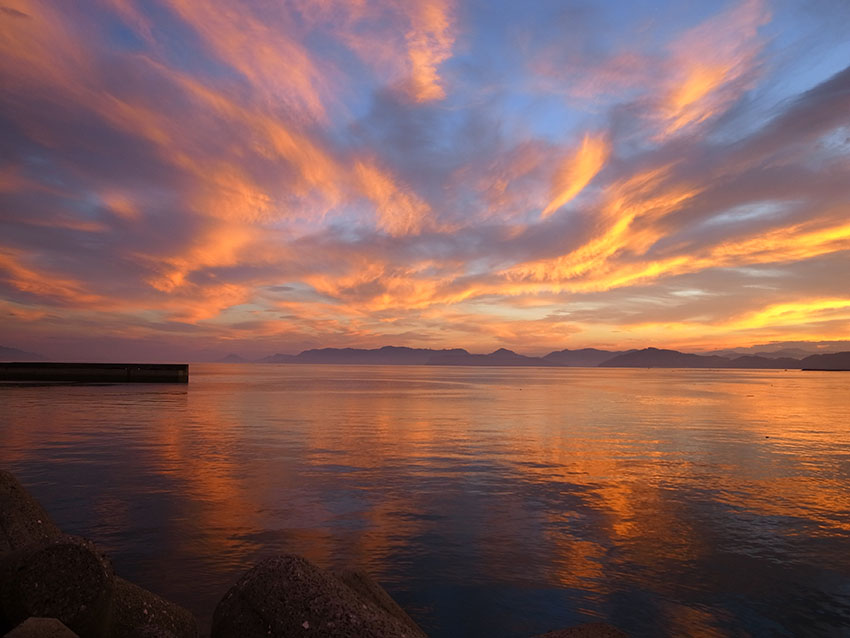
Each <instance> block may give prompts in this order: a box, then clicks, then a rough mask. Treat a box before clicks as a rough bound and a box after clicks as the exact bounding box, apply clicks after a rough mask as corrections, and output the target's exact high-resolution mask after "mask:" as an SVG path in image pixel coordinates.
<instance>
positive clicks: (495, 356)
mask: <svg viewBox="0 0 850 638" xmlns="http://www.w3.org/2000/svg"><path fill="white" fill-rule="evenodd" d="M784 354H785V352H783V351H779V352H778V353H770V352H766V353H760V354H757V355H741V356H736V357H735V356H733V357H729V356H720V355H717V354H711V355H700V354H690V353H685V352H679V351H678V350H665V349H659V348H643V349H641V350H627V351H611V350H600V349H597V348H582V349H578V350H569V349H567V350H557V351H554V352H550V353H549V354H547V355H544V356H542V357H531V356H527V355H523V354H518V353H516V352H514V351H512V350H507V349H505V348H500V349H498V350H495V351H494V352H491V353H489V354H473V353H470V352H468V351H466V350H464V349H462V348H451V349H446V350H432V349H429V348H408V347H398V346H384V347H382V348H374V349H363V348H319V349H312V350H304V351H303V352H301V353H299V354H297V355H293V354H274V355H270V356H268V357H263V358H261V359H257V360H253V361H251V360H247V359H243V358H242V357H239V356H238V355H228V356H227V357H224V358H222V359H219V360H218V361H217V363H259V364H263V363H265V364H270V363H277V364H335V365H346V364H350V365H435V366H512V367H547V368H551V367H555V368H564V367H603V368H720V369H772V370H777V369H779V370H830V371H833V370H846V369H848V368H850V351H847V352H835V353H829V354H813V355H808V356H804V357H801V358H794V357H788V356H783V355H784Z"/></svg>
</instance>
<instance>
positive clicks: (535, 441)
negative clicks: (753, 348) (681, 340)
mask: <svg viewBox="0 0 850 638" xmlns="http://www.w3.org/2000/svg"><path fill="white" fill-rule="evenodd" d="M191 374H192V378H191V382H190V384H189V386H188V387H175V386H159V387H153V386H121V385H116V386H104V387H92V386H89V387H52V388H2V389H0V402H2V404H3V405H4V406H6V407H5V409H4V412H5V415H4V416H3V418H2V420H0V437H1V438H2V440H3V445H2V447H0V463H1V464H2V466H3V467H7V468H9V469H11V470H12V471H14V472H15V473H16V474H17V475H18V476H19V477H20V478H21V480H22V481H23V482H24V483H25V484H26V485H27V486H28V487H30V488H31V489H32V491H33V492H34V493H35V494H36V495H37V496H38V497H39V498H41V499H42V501H43V502H44V504H45V506H46V507H47V509H48V511H50V512H51V514H53V516H54V517H55V519H56V520H57V522H58V523H59V524H60V526H62V527H63V529H65V530H66V531H67V532H69V533H79V534H84V535H87V536H90V537H92V538H93V539H94V540H96V541H97V542H98V543H100V544H101V545H102V546H103V547H104V549H105V550H106V551H107V552H108V553H109V554H110V555H111V556H112V558H113V560H114V563H115V566H116V570H117V571H118V573H120V574H121V575H123V576H125V577H128V578H130V579H132V580H135V581H137V582H138V583H139V584H141V585H143V586H145V587H148V588H150V589H152V590H154V591H156V592H158V593H161V594H163V595H164V596H166V597H169V598H172V599H173V600H175V601H177V602H180V603H182V604H184V605H186V606H188V607H189V608H191V609H192V610H193V611H195V612H196V613H197V614H198V615H199V616H200V617H201V619H202V621H204V622H207V621H208V619H209V616H210V615H211V613H212V609H213V607H214V606H215V604H216V602H217V601H218V599H219V598H220V597H221V595H223V593H224V591H225V590H226V589H227V587H228V586H229V585H230V584H232V582H233V581H234V580H235V579H236V578H237V577H238V576H239V575H240V574H241V573H242V572H243V571H244V570H245V569H247V568H248V567H250V566H251V565H252V564H253V563H254V562H255V561H257V560H259V559H260V558H262V557H264V556H267V555H269V554H271V553H275V552H283V551H287V552H296V553H300V554H303V555H305V556H306V557H307V558H309V559H310V560H313V561H315V562H316V563H318V564H319V565H321V566H325V567H331V568H342V567H357V568H363V569H366V570H368V571H370V572H371V573H373V574H374V575H375V576H376V577H377V578H378V580H380V581H381V582H382V583H384V584H385V585H386V586H387V588H388V590H390V592H391V593H393V595H394V596H395V597H396V598H397V599H398V600H399V602H401V603H402V605H403V606H405V607H406V608H407V609H409V610H410V612H411V614H412V615H413V616H414V617H415V618H416V619H417V620H418V621H419V622H420V623H421V624H422V625H423V627H424V628H425V629H426V631H428V632H429V634H430V635H432V636H435V637H437V636H504V637H508V636H517V637H519V636H531V635H533V634H534V633H541V632H543V631H546V630H549V629H554V628H560V627H564V626H569V625H571V624H575V623H578V622H582V621H590V620H598V619H605V620H608V621H609V622H613V623H614V624H616V625H618V626H620V627H621V628H623V629H625V630H627V631H629V632H630V633H631V634H632V635H634V636H655V635H671V636H672V635H691V636H742V635H780V636H781V635H789V636H791V635H800V634H801V633H805V635H824V636H831V635H839V634H840V632H841V631H842V629H841V628H842V627H844V628H845V629H846V627H848V626H850V587H848V583H850V564H848V562H847V560H846V556H847V555H848V550H850V490H848V489H847V485H848V484H850V483H848V478H850V436H848V432H847V430H846V424H845V422H846V415H847V414H850V393H848V392H847V389H848V382H850V377H847V376H846V375H842V374H830V373H814V372H813V373H808V372H799V371H789V372H784V371H761V370H760V371H730V370H722V371H721V370H666V371H664V370H626V369H622V370H618V369H565V368H562V369H521V370H518V369H509V368H481V369H476V368H440V367H381V366H348V367H346V366H303V365H301V366H295V365H292V366H285V365H283V366H277V365H269V366H263V365H253V366H251V365H249V366H239V365H230V366H227V365H193V366H192V369H191Z"/></svg>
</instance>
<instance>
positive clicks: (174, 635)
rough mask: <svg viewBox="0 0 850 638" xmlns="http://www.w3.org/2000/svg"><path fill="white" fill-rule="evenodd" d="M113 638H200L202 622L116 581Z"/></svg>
mask: <svg viewBox="0 0 850 638" xmlns="http://www.w3.org/2000/svg"><path fill="white" fill-rule="evenodd" d="M108 620H109V622H108V626H109V631H108V633H107V635H108V636H109V638H197V636H198V621H197V620H196V619H195V617H194V616H193V615H192V614H191V613H190V612H189V611H187V610H185V609H183V608H182V607H180V606H179V605H175V604H174V603H171V602H168V601H167V600H165V599H164V598H160V597H159V596H157V595H156V594H154V593H152V592H149V591H148V590H146V589H142V588H141V587H139V586H137V585H134V584H133V583H131V582H129V581H127V580H124V579H123V578H116V579H115V592H114V594H113V598H112V607H111V610H110V614H109V619H108Z"/></svg>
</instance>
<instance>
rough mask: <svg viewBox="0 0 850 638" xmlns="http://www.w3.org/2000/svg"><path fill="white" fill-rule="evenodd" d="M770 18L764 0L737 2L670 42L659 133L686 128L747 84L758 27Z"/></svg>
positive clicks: (756, 47)
mask: <svg viewBox="0 0 850 638" xmlns="http://www.w3.org/2000/svg"><path fill="white" fill-rule="evenodd" d="M769 19H770V12H769V11H768V10H767V8H766V7H765V6H764V3H763V0H745V1H744V2H743V3H742V4H740V5H739V6H737V7H735V8H733V9H731V10H729V11H727V12H725V13H722V14H720V15H718V16H716V17H714V18H711V19H709V20H707V21H706V22H704V23H702V24H700V25H699V26H697V27H695V28H693V29H691V30H689V31H686V32H685V33H684V34H682V35H681V36H680V37H679V38H677V40H676V41H675V42H674V43H673V45H672V47H671V50H672V53H673V58H672V68H673V72H672V77H671V79H670V80H669V81H666V87H665V88H664V89H663V92H662V96H661V105H660V108H659V111H658V113H657V115H658V117H660V118H661V120H662V121H663V129H662V131H661V133H660V137H666V136H669V135H672V134H674V133H677V132H679V131H682V130H685V129H689V128H691V127H693V126H696V125H698V124H700V123H701V122H704V121H705V120H707V119H709V118H710V117H712V116H714V115H716V114H718V113H720V112H722V111H724V110H725V109H726V108H727V107H728V106H729V105H730V104H731V103H732V102H733V101H734V100H735V99H737V98H738V97H739V96H740V94H741V93H742V91H743V90H745V89H748V88H750V87H751V86H752V81H751V80H749V79H748V78H747V75H748V74H749V73H750V72H751V71H752V69H753V66H754V64H755V60H756V56H757V55H758V53H759V51H760V49H761V44H762V41H761V40H760V39H759V37H758V29H759V27H760V26H762V25H764V24H765V23H767V22H768V21H769Z"/></svg>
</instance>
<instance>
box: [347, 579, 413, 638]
mask: <svg viewBox="0 0 850 638" xmlns="http://www.w3.org/2000/svg"><path fill="white" fill-rule="evenodd" d="M335 576H336V577H337V578H338V579H339V580H341V581H342V582H343V583H345V584H346V585H348V587H349V588H350V589H352V590H354V593H356V594H358V595H359V596H360V597H361V598H363V599H365V600H366V601H367V602H369V603H371V604H373V605H375V606H377V607H379V608H381V609H383V610H384V611H385V612H387V613H388V614H390V615H391V616H395V617H396V618H397V619H398V620H400V621H401V622H403V623H404V624H406V625H407V626H408V627H409V628H410V630H411V631H412V632H413V634H412V635H413V636H420V637H422V638H424V637H425V632H424V631H422V629H420V628H419V625H417V624H416V623H415V622H414V620H413V618H411V617H410V616H408V615H407V612H406V611H404V610H403V609H402V608H401V607H400V606H399V604H398V603H397V602H396V601H394V600H393V599H392V596H390V595H389V594H388V593H387V592H386V590H385V589H384V588H383V587H381V586H380V585H379V584H378V583H376V582H375V581H374V580H372V578H371V577H370V576H369V574H367V573H366V572H362V571H358V570H353V569H347V570H344V571H341V572H337V573H336V574H335Z"/></svg>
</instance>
